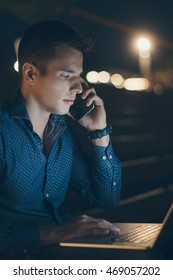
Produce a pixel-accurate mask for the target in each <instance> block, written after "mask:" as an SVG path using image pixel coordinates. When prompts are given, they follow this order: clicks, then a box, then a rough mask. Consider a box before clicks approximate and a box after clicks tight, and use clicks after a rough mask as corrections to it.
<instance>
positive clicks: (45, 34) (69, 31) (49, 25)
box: [18, 20, 91, 82]
mask: <svg viewBox="0 0 173 280" xmlns="http://www.w3.org/2000/svg"><path fill="white" fill-rule="evenodd" d="M61 45H67V46H71V47H73V48H75V49H77V50H79V51H81V52H82V53H83V54H84V53H85V52H86V51H87V50H88V49H89V48H90V47H91V44H90V42H89V41H88V42H87V41H86V40H85V39H84V38H83V37H82V36H81V35H80V34H79V33H78V31H77V30H76V29H74V28H73V27H71V26H70V25H68V24H67V23H65V22H62V21H57V20H46V21H41V22H38V23H35V24H33V25H31V26H30V27H29V28H28V29H27V30H26V31H25V32H24V34H23V37H22V39H21V41H20V44H19V49H18V62H19V81H20V82H21V79H22V66H23V64H24V63H25V62H30V63H32V64H33V65H35V66H36V67H37V68H38V69H39V70H40V73H41V74H42V75H45V74H46V69H47V64H48V62H49V61H50V60H53V59H54V58H55V56H56V55H57V50H58V47H59V46H61Z"/></svg>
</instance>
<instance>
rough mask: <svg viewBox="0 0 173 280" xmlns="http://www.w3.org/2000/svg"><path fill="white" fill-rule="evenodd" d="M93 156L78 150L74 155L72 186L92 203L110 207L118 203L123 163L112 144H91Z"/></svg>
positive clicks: (106, 207)
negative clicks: (104, 145)
mask: <svg viewBox="0 0 173 280" xmlns="http://www.w3.org/2000/svg"><path fill="white" fill-rule="evenodd" d="M91 155H92V156H91V157H86V155H85V154H84V153H83V152H82V151H81V150H78V151H77V152H76V154H75V157H74V165H73V171H72V180H71V181H72V187H73V188H74V189H75V190H77V191H78V192H79V193H81V194H82V195H83V196H84V197H86V198H87V199H88V200H89V202H90V203H91V204H92V205H96V206H98V207H101V208H105V209H109V208H113V207H115V206H117V205H118V202H119V199H120V190H121V165H120V162H119V159H118V157H117V156H116V155H115V153H114V150H113V147H112V144H111V143H110V144H109V146H108V147H100V146H96V145H93V144H92V146H91Z"/></svg>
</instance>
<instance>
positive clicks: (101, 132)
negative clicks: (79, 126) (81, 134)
mask: <svg viewBox="0 0 173 280" xmlns="http://www.w3.org/2000/svg"><path fill="white" fill-rule="evenodd" d="M111 133H112V126H111V125H110V124H108V125H107V126H106V127H105V128H103V129H97V130H94V131H90V132H88V138H89V139H98V138H102V137H104V136H106V135H108V134H111Z"/></svg>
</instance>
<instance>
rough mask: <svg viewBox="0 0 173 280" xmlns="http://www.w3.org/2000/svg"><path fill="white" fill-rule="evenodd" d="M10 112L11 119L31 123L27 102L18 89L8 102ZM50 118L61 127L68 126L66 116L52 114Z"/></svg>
mask: <svg viewBox="0 0 173 280" xmlns="http://www.w3.org/2000/svg"><path fill="white" fill-rule="evenodd" d="M8 112H9V115H10V116H11V117H14V118H22V119H26V120H28V121H30V118H29V115H28V112H27V109H26V106H25V100H24V98H23V96H22V94H21V91H20V89H17V90H16V91H15V92H14V94H13V96H12V98H11V99H10V101H8ZM50 118H51V119H52V120H53V121H54V122H55V123H58V124H60V125H65V124H66V116H65V115H58V114H53V113H52V114H51V115H50Z"/></svg>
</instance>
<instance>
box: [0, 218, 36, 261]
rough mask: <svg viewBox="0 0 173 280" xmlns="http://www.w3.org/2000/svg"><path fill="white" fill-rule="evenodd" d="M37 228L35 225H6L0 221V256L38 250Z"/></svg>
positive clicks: (17, 254) (4, 257) (10, 255)
mask: <svg viewBox="0 0 173 280" xmlns="http://www.w3.org/2000/svg"><path fill="white" fill-rule="evenodd" d="M39 247H40V242H39V228H38V227H37V226H35V227H34V226H32V227H29V226H26V227H25V226H24V225H21V226H19V225H17V226H16V225H11V224H10V225H7V224H5V223H3V222H2V221H1V222H0V258H2V259H9V258H13V257H14V256H15V257H16V256H22V255H27V254H29V253H31V252H36V251H37V250H39Z"/></svg>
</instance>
